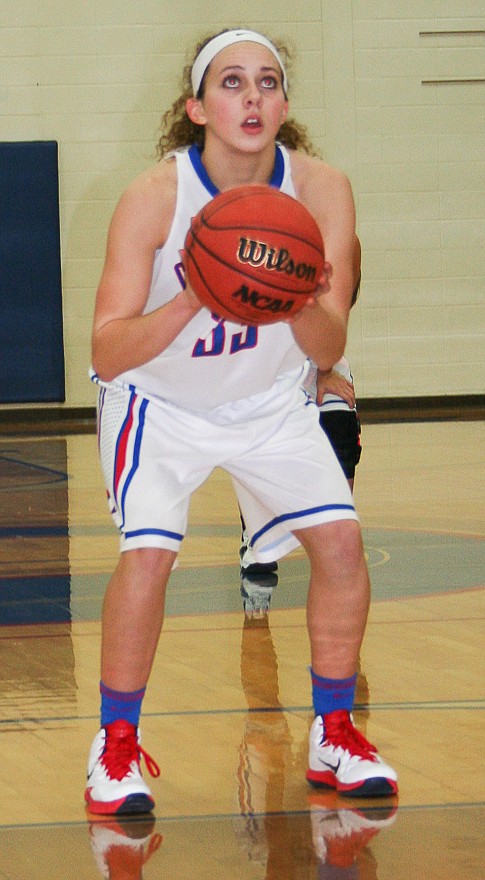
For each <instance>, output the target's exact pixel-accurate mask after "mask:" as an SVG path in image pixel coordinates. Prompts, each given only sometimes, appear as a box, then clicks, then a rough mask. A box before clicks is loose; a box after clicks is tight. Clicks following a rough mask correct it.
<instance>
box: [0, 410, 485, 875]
mask: <svg viewBox="0 0 485 880" xmlns="http://www.w3.org/2000/svg"><path fill="white" fill-rule="evenodd" d="M363 439H364V454H363V457H362V462H361V464H360V465H359V472H358V480H357V483H356V497H357V506H358V508H359V510H360V512H361V517H362V524H363V531H364V542H365V547H366V554H367V558H368V564H369V568H370V572H371V579H372V583H373V603H372V606H371V612H370V617H369V624H368V629H367V633H366V638H365V641H364V645H363V649H362V655H361V662H360V672H359V677H358V688H357V702H356V708H355V713H354V717H355V721H356V724H357V726H358V727H359V729H360V730H361V731H362V732H363V733H364V734H365V735H366V736H368V738H369V739H370V740H371V741H376V742H377V743H378V744H379V746H380V748H381V749H382V752H383V754H384V755H386V757H387V758H388V759H389V761H390V763H391V764H392V765H393V766H395V767H396V769H397V770H398V773H399V778H400V794H399V799H398V798H390V799H384V800H380V801H379V800H370V799H363V800H362V801H360V800H359V802H357V803H356V802H355V801H353V802H352V801H349V800H348V799H347V800H346V799H345V798H343V797H339V796H338V795H337V794H336V793H335V792H334V791H333V790H330V789H313V788H311V787H310V786H309V785H308V783H307V782H306V780H305V770H306V762H307V747H308V730H309V727H310V725H311V721H312V716H311V706H310V686H309V676H308V670H307V666H308V661H309V657H308V643H307V636H306V622H305V609H304V604H305V594H306V582H307V576H308V566H307V563H306V560H305V558H304V556H303V555H302V553H301V552H297V553H295V554H292V555H291V557H289V558H288V559H286V560H282V561H281V562H280V565H279V568H278V573H277V574H272V575H270V576H267V577H266V578H263V579H261V578H260V579H254V578H248V577H246V576H244V577H241V576H240V573H239V565H238V544H239V523H238V513H237V506H236V505H235V503H234V497H233V495H232V490H231V488H230V484H229V482H228V480H227V478H226V476H225V475H224V474H223V473H222V472H219V471H218V472H216V473H215V474H214V475H213V476H212V477H211V479H210V480H209V481H208V483H207V484H206V485H205V486H204V487H202V489H201V490H199V492H198V493H197V494H196V496H195V497H194V501H193V505H192V510H191V520H190V531H189V534H188V536H187V539H186V541H185V542H184V549H183V551H182V553H181V556H180V560H179V567H178V569H177V570H176V571H175V572H174V574H173V578H172V583H171V585H170V590H169V597H168V603H167V608H168V616H167V620H166V625H165V628H164V632H163V634H162V638H161V641H160V645H159V650H158V653H157V658H156V661H155V666H154V670H153V673H152V678H151V681H150V684H149V688H148V691H147V696H146V700H145V704H144V715H143V721H142V729H143V742H144V745H145V747H146V748H147V750H148V751H149V752H150V753H151V754H153V756H154V758H155V759H156V760H157V761H158V763H159V764H160V765H161V768H162V773H161V776H160V778H159V779H157V780H154V781H153V786H152V787H153V791H154V795H155V797H156V801H157V806H156V810H155V812H154V814H153V815H152V816H146V817H141V818H138V819H133V820H120V819H109V820H104V819H100V818H96V817H93V816H89V814H87V812H86V809H85V806H84V803H83V791H84V776H85V768H86V759H87V752H88V749H89V745H90V743H91V740H92V736H93V733H94V732H95V730H96V728H97V725H98V709H99V706H98V700H99V695H98V662H99V642H100V622H99V619H100V611H101V604H102V597H103V593H104V588H105V586H106V582H107V579H108V577H109V574H110V572H111V570H112V569H113V567H114V565H115V563H116V557H117V552H118V541H117V536H116V534H115V533H114V530H113V527H112V525H111V522H110V519H109V516H108V514H107V511H106V507H105V499H104V490H103V487H102V483H101V478H100V475H99V469H98V464H97V457H96V440H95V437H94V436H93V435H80V436H68V437H54V438H47V437H46V438H42V437H37V438H36V437H30V438H21V437H16V438H12V437H10V438H9V437H2V438H0V499H1V504H0V537H1V548H2V551H1V555H0V681H1V689H2V690H1V692H2V700H1V704H0V734H1V735H0V750H1V753H2V762H1V768H2V769H1V771H0V778H1V784H2V799H1V801H0V849H1V853H2V855H1V858H0V875H1V876H2V877H5V878H7V880H27V878H28V880H40V878H42V880H45V878H51V877H52V878H54V877H64V878H67V880H69V878H74V877H76V878H78V877H80V876H82V877H83V878H84V880H91V878H99V877H104V878H111V880H140V878H145V880H149V878H151V877H153V878H155V877H162V876H163V877H170V878H171V880H178V878H180V880H182V878H186V877H191V876H194V877H197V878H202V880H205V878H207V880H209V878H210V880H219V878H220V880H222V878H224V880H226V878H227V877H228V876H231V877H232V876H234V877H237V878H238V880H240V878H241V880H246V878H248V880H256V878H257V880H377V878H378V880H391V878H392V880H409V878H410V877H413V878H414V877H426V880H434V878H436V880H438V878H439V880H451V878H453V880H455V878H456V877H460V878H461V880H472V878H473V880H475V878H477V877H479V876H481V875H482V874H483V870H484V868H485V857H484V856H485V852H484V849H485V843H484V835H483V827H484V820H485V781H484V776H483V761H480V755H482V754H483V746H484V737H483V730H484V728H483V710H484V705H485V701H484V695H483V619H484V597H485V590H484V583H485V576H484V573H485V562H484V541H483V522H484V521H485V517H484V513H485V502H484V493H483V489H482V488H481V487H482V486H483V475H484V470H485V465H484V462H483V460H482V457H481V455H480V448H481V444H482V443H483V424H482V423H480V422H475V423H473V422H472V423H459V422H454V423H429V424H423V423H421V424H414V425H412V424H403V425H375V426H364V435H363ZM445 445H446V460H445V461H443V460H442V457H441V456H440V460H439V461H437V460H436V449H438V448H444V447H445Z"/></svg>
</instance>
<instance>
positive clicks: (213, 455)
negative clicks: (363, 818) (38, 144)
mask: <svg viewBox="0 0 485 880" xmlns="http://www.w3.org/2000/svg"><path fill="white" fill-rule="evenodd" d="M285 68H286V53H285V50H284V49H283V48H282V49H281V51H278V49H277V48H276V47H275V46H274V45H273V43H271V42H270V41H269V40H268V39H267V38H266V37H264V36H262V35H261V34H259V33H255V32H252V31H245V30H232V31H224V32H222V33H219V34H217V35H216V36H214V37H212V38H210V39H209V40H207V41H205V42H204V43H203V44H201V45H199V47H198V48H197V51H196V54H195V60H194V62H193V64H191V65H189V66H188V67H187V68H186V70H185V74H184V76H185V79H184V91H183V94H182V95H181V96H180V98H179V99H178V100H177V101H176V102H175V103H174V105H173V106H172V108H171V110H169V111H168V113H167V114H165V116H164V118H163V121H162V127H163V129H162V130H163V132H164V133H163V135H162V137H161V140H160V143H159V152H160V156H161V161H160V162H159V163H158V164H157V165H156V166H155V167H154V168H151V169H150V170H148V171H147V172H146V173H144V174H142V175H141V176H140V177H139V178H137V179H136V180H135V181H134V183H133V184H131V185H130V186H129V187H128V189H127V190H126V192H125V193H124V194H123V195H122V197H121V200H120V202H119V204H118V206H117V208H116V210H115V212H114V216H113V219H112V222H111V225H110V230H109V235H108V245H107V254H106V261H105V265H104V269H103V273H102V277H101V281H100V285H99V288H98V293H97V299H96V307H95V314H94V326H93V340H92V347H93V354H92V364H93V368H92V378H93V379H94V381H95V382H97V383H98V384H99V404H98V412H99V418H98V431H99V449H100V458H101V463H102V468H103V472H104V476H105V481H106V486H107V490H108V498H109V504H110V508H111V511H112V514H113V517H114V521H115V523H116V525H117V526H118V528H119V531H120V537H121V553H120V558H119V562H118V565H117V568H116V570H115V572H114V574H113V576H112V578H111V580H110V582H109V584H108V587H107V591H106V596H105V600H104V605H103V616H102V646H101V685H100V689H101V729H100V731H99V732H98V733H97V735H96V737H95V739H94V742H93V745H92V748H91V752H90V756H89V761H88V782H87V788H86V794H85V796H86V800H87V804H88V807H89V809H90V810H91V811H92V812H94V813H104V814H113V813H136V812H145V811H147V810H151V809H152V808H153V805H154V799H153V796H152V794H151V792H150V789H149V787H148V785H147V783H146V781H145V780H144V779H143V777H142V775H141V770H140V759H141V757H142V756H144V757H145V759H146V760H147V766H148V769H149V771H150V772H151V773H152V775H158V773H159V769H158V767H157V765H156V764H155V762H154V761H153V760H152V759H150V758H149V756H148V755H147V753H146V752H144V750H143V749H142V747H141V745H140V732H139V719H140V711H141V704H142V699H143V696H144V694H145V689H146V685H147V682H148V679H149V675H150V671H151V667H152V663H153V658H154V655H155V651H156V647H157V643H158V639H159V636H160V631H161V627H162V621H163V614H164V601H165V590H166V586H167V582H168V580H169V576H170V572H171V570H172V567H173V565H174V562H175V560H176V557H177V553H178V551H179V548H180V545H181V542H182V540H183V537H184V534H185V532H186V528H187V514H188V507H189V501H190V497H191V494H192V493H193V492H194V491H195V490H196V489H197V488H198V487H199V486H200V485H201V484H202V483H203V482H204V481H205V480H206V479H207V477H208V476H209V475H210V473H211V472H212V470H213V469H214V468H215V467H217V466H220V467H223V468H224V469H225V470H226V471H227V472H228V473H229V474H230V476H231V477H232V481H233V484H234V487H235V491H236V495H237V500H238V503H239V505H240V508H241V510H242V513H243V516H244V519H245V521H246V523H247V527H248V530H249V533H250V535H251V545H252V548H253V552H254V553H255V556H256V558H257V559H258V560H260V561H263V562H264V561H272V560H276V559H278V558H280V557H281V556H283V555H284V554H286V553H288V552H289V551H290V550H292V549H293V548H294V547H296V546H297V545H298V544H302V545H303V547H304V548H305V550H306V552H307V554H308V557H309V559H310V563H311V578H310V585H309V591H308V631H309V639H310V647H311V664H312V684H313V701H314V708H315V721H314V723H313V727H312V730H311V735H310V768H309V770H308V778H309V779H310V780H311V781H312V782H314V783H316V784H319V783H325V784H330V785H331V786H333V787H335V788H337V789H338V790H339V791H341V792H344V793H347V794H350V795H361V794H372V795H387V794H391V793H393V792H395V791H396V789H397V783H396V774H395V772H394V770H393V769H392V768H391V767H389V766H388V765H387V764H385V763H384V761H383V760H382V759H381V758H380V757H379V756H378V753H377V751H376V749H375V747H374V746H371V745H370V744H369V743H368V742H367V741H366V740H365V739H364V738H363V737H362V736H361V735H360V734H359V732H358V731H357V730H356V728H355V727H354V725H353V722H352V718H351V715H350V712H351V710H352V706H353V700H354V688H355V681H356V669H357V660H358V656H359V649H360V645H361V642H362V638H363V635H364V630H365V625H366V618H367V612H368V605H369V580H368V574H367V568H366V564H365V560H364V554H363V548H362V539H361V532H360V527H359V523H358V517H357V513H356V511H355V509H354V504H353V500H352V494H351V492H350V489H349V486H348V483H347V481H346V479H345V477H344V474H343V472H342V470H341V468H340V466H339V464H338V461H337V459H336V457H335V454H334V453H333V450H332V448H331V445H330V443H329V442H328V441H327V440H326V438H325V436H324V435H323V432H322V430H321V428H320V425H319V421H318V410H317V408H316V407H313V406H312V407H302V405H301V395H302V394H303V393H304V392H303V391H302V389H301V384H302V381H303V377H304V373H305V363H306V359H307V357H310V358H311V359H312V360H313V361H314V362H315V363H316V364H317V366H318V368H319V369H321V370H328V369H329V368H330V367H331V366H332V365H333V364H335V363H336V362H337V361H338V360H339V359H340V358H341V356H342V354H343V351H344V348H345V340H346V327H347V320H348V314H349V309H350V303H351V297H352V248H353V240H354V226H355V214H354V202H353V198H352V193H351V189H350V185H349V182H348V180H347V179H346V177H345V176H344V175H343V174H342V173H341V172H340V171H337V170H336V169H334V168H332V167H330V166H329V165H327V164H325V163H324V162H322V161H321V160H320V159H318V158H316V157H315V156H313V155H310V152H309V146H308V142H307V138H306V133H305V131H304V129H302V128H301V127H300V126H298V125H297V124H296V123H294V122H292V121H290V120H288V118H287V117H288V97H287V93H288V81H287V73H286V69H285ZM252 182H254V183H259V184H270V185H271V186H274V187H278V188H280V189H281V190H282V191H283V192H285V193H287V194H289V195H291V196H294V197H295V198H297V199H299V200H301V202H302V203H303V204H305V206H306V207H307V208H308V210H309V211H310V212H311V213H312V214H313V215H314V217H315V219H316V221H317V222H318V224H319V226H320V228H321V232H322V236H323V240H324V241H325V244H326V257H327V260H328V262H327V263H326V264H325V269H324V272H323V274H322V278H321V279H320V285H319V287H318V288H317V291H316V294H315V296H314V297H310V298H309V300H308V303H307V305H306V306H305V307H304V309H303V310H302V311H301V312H300V313H299V315H297V316H296V317H295V318H293V319H292V320H290V321H285V322H280V323H276V324H272V325H267V326H262V327H259V328H257V338H256V339H255V338H254V331H251V334H252V336H251V339H249V338H248V336H247V335H245V332H244V328H241V326H240V325H237V324H232V323H231V322H229V321H222V320H220V319H219V318H218V317H217V316H216V315H213V314H211V313H210V312H209V311H208V310H207V309H205V308H203V307H202V306H201V303H200V302H199V301H198V299H197V297H196V295H195V293H194V291H193V290H192V289H191V288H190V286H189V285H188V284H187V283H186V281H185V272H184V264H183V245H184V239H185V234H186V231H187V229H188V226H189V224H190V222H191V218H192V217H193V216H194V215H195V214H196V213H197V212H198V211H199V210H200V209H201V208H202V207H203V205H204V204H206V203H207V202H208V201H209V200H210V199H211V198H212V197H213V196H214V195H215V194H216V193H217V192H218V191H222V190H227V189H230V188H231V187H235V186H238V185H242V184H248V183H252ZM181 252H182V257H181ZM322 438H323V442H322ZM194 743H195V747H199V743H198V742H197V737H196V732H195V731H194ZM203 748H204V755H205V758H204V760H206V759H207V748H208V744H207V743H205V744H204V745H203Z"/></svg>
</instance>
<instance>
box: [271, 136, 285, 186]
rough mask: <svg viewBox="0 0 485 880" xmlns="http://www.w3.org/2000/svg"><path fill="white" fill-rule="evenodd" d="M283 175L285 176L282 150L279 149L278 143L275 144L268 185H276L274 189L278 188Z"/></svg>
mask: <svg viewBox="0 0 485 880" xmlns="http://www.w3.org/2000/svg"><path fill="white" fill-rule="evenodd" d="M284 176H285V160H284V159H283V151H282V150H281V149H280V147H279V146H278V144H276V152H275V157H274V167H273V173H272V175H271V180H270V181H269V185H270V186H274V187H276V189H280V188H281V185H282V183H283V178H284Z"/></svg>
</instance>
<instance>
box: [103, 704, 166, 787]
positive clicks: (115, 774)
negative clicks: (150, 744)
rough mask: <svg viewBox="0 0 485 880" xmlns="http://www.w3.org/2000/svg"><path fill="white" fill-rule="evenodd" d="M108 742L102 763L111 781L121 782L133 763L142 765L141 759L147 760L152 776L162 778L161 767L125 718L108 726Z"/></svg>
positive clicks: (133, 726) (106, 728) (106, 742)
mask: <svg viewBox="0 0 485 880" xmlns="http://www.w3.org/2000/svg"><path fill="white" fill-rule="evenodd" d="M105 730H106V740H105V745H104V750H103V754H102V757H101V763H102V764H103V766H104V768H105V770H106V772H107V774H108V776H109V777H110V779H117V780H118V781H121V780H122V779H124V777H125V776H126V775H127V774H128V773H129V770H130V766H131V764H132V763H133V761H136V762H137V764H139V763H140V758H141V757H142V756H143V757H144V758H145V763H146V765H147V770H148V772H149V773H150V776H153V777H155V778H156V777H157V776H160V767H159V766H158V764H157V763H156V761H155V760H154V759H153V758H152V757H151V756H150V755H149V754H148V752H146V751H145V749H142V747H141V746H140V744H139V742H138V733H137V729H136V727H135V725H134V724H130V723H129V722H128V721H125V720H124V719H123V718H120V719H118V720H117V721H113V723H112V724H107V725H106V727H105Z"/></svg>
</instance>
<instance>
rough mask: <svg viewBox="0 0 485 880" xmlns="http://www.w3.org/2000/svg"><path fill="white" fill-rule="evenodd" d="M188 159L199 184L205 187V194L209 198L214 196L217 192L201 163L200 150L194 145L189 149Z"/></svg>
mask: <svg viewBox="0 0 485 880" xmlns="http://www.w3.org/2000/svg"><path fill="white" fill-rule="evenodd" d="M189 159H190V161H191V162H192V166H193V169H194V171H195V173H196V174H197V177H198V178H199V180H200V182H201V183H202V184H203V185H204V186H205V188H206V190H207V192H209V193H210V194H211V196H216V195H217V193H218V192H219V190H218V189H217V187H216V186H214V184H213V183H212V180H211V179H210V177H209V175H208V174H207V171H206V170H205V168H204V165H203V163H202V150H201V149H200V147H198V146H197V145H196V144H192V146H191V147H190V149H189Z"/></svg>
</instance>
